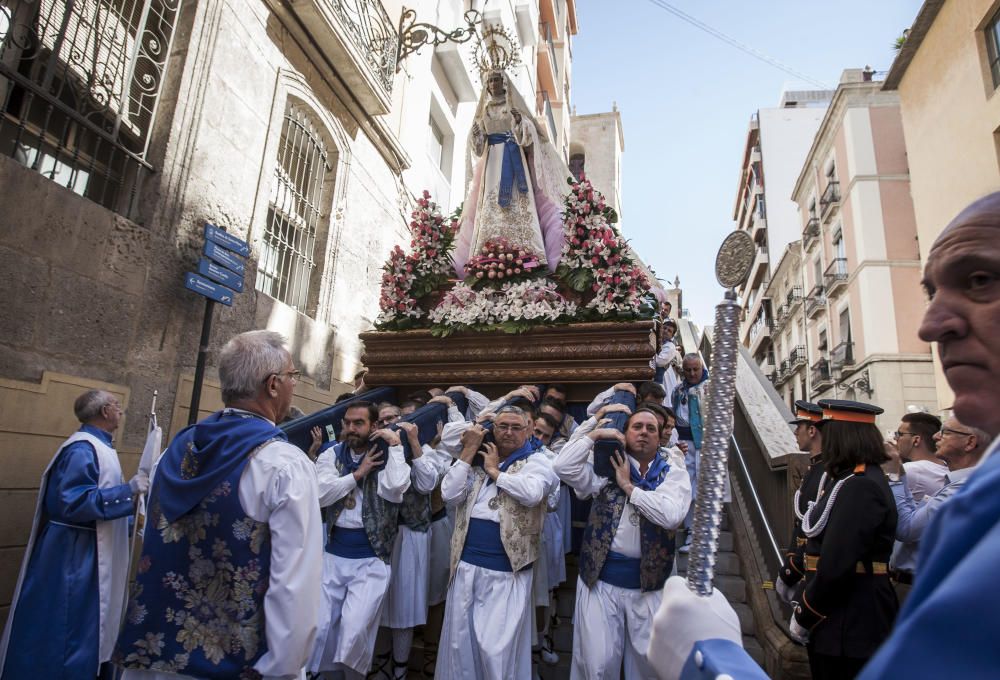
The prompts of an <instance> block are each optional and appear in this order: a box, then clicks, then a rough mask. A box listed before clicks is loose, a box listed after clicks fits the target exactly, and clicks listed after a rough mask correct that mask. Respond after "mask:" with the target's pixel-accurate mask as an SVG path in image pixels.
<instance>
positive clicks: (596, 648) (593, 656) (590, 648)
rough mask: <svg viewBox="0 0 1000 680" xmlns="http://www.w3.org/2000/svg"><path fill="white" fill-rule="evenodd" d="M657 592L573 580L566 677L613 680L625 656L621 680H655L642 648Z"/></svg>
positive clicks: (646, 643) (646, 644)
mask: <svg viewBox="0 0 1000 680" xmlns="http://www.w3.org/2000/svg"><path fill="white" fill-rule="evenodd" d="M662 597H663V595H662V591H661V590H654V591H650V592H648V593H644V592H642V591H641V590H632V589H630V588H619V587H618V586H613V585H610V584H608V583H605V582H604V581H598V582H597V583H595V584H594V587H593V588H588V587H587V586H586V584H585V583H584V582H583V580H582V579H577V583H576V611H575V612H574V613H573V667H572V669H571V671H570V678H571V679H572V680H584V679H586V680H618V679H619V678H620V677H622V676H621V672H622V671H621V668H622V660H623V659H622V657H623V656H624V662H625V678H626V680H637V679H638V678H642V679H644V680H645V679H646V678H648V679H649V680H656V678H657V675H656V671H654V670H653V668H652V667H651V666H650V665H649V662H648V660H647V659H646V652H647V650H648V649H649V636H650V634H651V633H652V630H653V615H654V614H656V610H657V609H659V607H660V600H661V599H662Z"/></svg>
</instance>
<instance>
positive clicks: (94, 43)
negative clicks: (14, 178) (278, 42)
mask: <svg viewBox="0 0 1000 680" xmlns="http://www.w3.org/2000/svg"><path fill="white" fill-rule="evenodd" d="M180 5H181V0H3V2H0V153H2V154H4V155H6V156H9V157H11V158H14V159H15V160H17V161H18V162H19V163H21V164H22V165H25V166H27V167H29V168H31V169H33V170H35V171H37V172H39V173H41V174H43V175H45V176H46V177H48V178H49V179H51V180H53V181H55V182H58V183H59V184H61V185H63V186H65V187H68V188H69V189H70V190H72V191H74V192H75V193H77V194H79V195H81V196H84V197H86V198H88V199H90V200H92V201H94V202H96V203H99V204H101V205H103V206H105V207H107V208H109V209H112V210H114V211H116V212H118V213H121V214H123V215H125V216H126V217H132V215H133V212H134V209H135V207H136V205H137V203H138V201H137V197H138V194H139V192H140V189H141V187H142V183H143V181H144V180H145V178H146V177H147V176H148V175H149V173H150V171H151V170H152V167H151V165H150V164H149V162H148V159H147V153H148V150H149V141H150V133H151V131H152V126H153V121H154V119H155V117H156V109H157V105H158V103H159V98H160V92H161V89H162V85H163V81H164V77H165V74H166V68H167V59H168V56H169V54H170V46H171V41H172V39H173V34H174V28H175V26H176V23H177V17H178V15H179V13H180Z"/></svg>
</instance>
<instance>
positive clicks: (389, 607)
mask: <svg viewBox="0 0 1000 680" xmlns="http://www.w3.org/2000/svg"><path fill="white" fill-rule="evenodd" d="M429 559H430V535H429V534H428V533H427V532H426V531H424V532H420V531H413V530H412V529H410V528H408V527H404V526H402V525H401V526H400V527H399V532H398V533H397V534H396V544H395V546H394V547H393V549H392V578H391V579H390V580H389V592H388V593H386V596H385V607H384V608H383V609H382V625H383V626H386V627H388V628H413V627H414V626H422V625H424V624H425V623H427V589H428V588H429V587H430V564H429Z"/></svg>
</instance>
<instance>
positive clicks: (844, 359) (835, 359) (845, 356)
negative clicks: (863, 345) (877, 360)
mask: <svg viewBox="0 0 1000 680" xmlns="http://www.w3.org/2000/svg"><path fill="white" fill-rule="evenodd" d="M830 365H831V368H832V369H833V370H834V371H842V370H844V368H846V367H847V366H853V365H854V343H853V342H846V341H845V342H842V343H840V344H839V345H837V346H836V347H834V348H833V351H832V352H830Z"/></svg>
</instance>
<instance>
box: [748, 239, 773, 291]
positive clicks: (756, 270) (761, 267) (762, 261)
mask: <svg viewBox="0 0 1000 680" xmlns="http://www.w3.org/2000/svg"><path fill="white" fill-rule="evenodd" d="M767 261H768V255H767V244H766V243H758V244H757V252H756V253H754V258H753V267H752V269H751V270H750V278H749V280H748V281H747V285H748V286H749V287H751V288H752V287H754V286H755V285H756V284H757V282H758V281H759V280H760V278H761V276H763V275H766V274H767Z"/></svg>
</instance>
